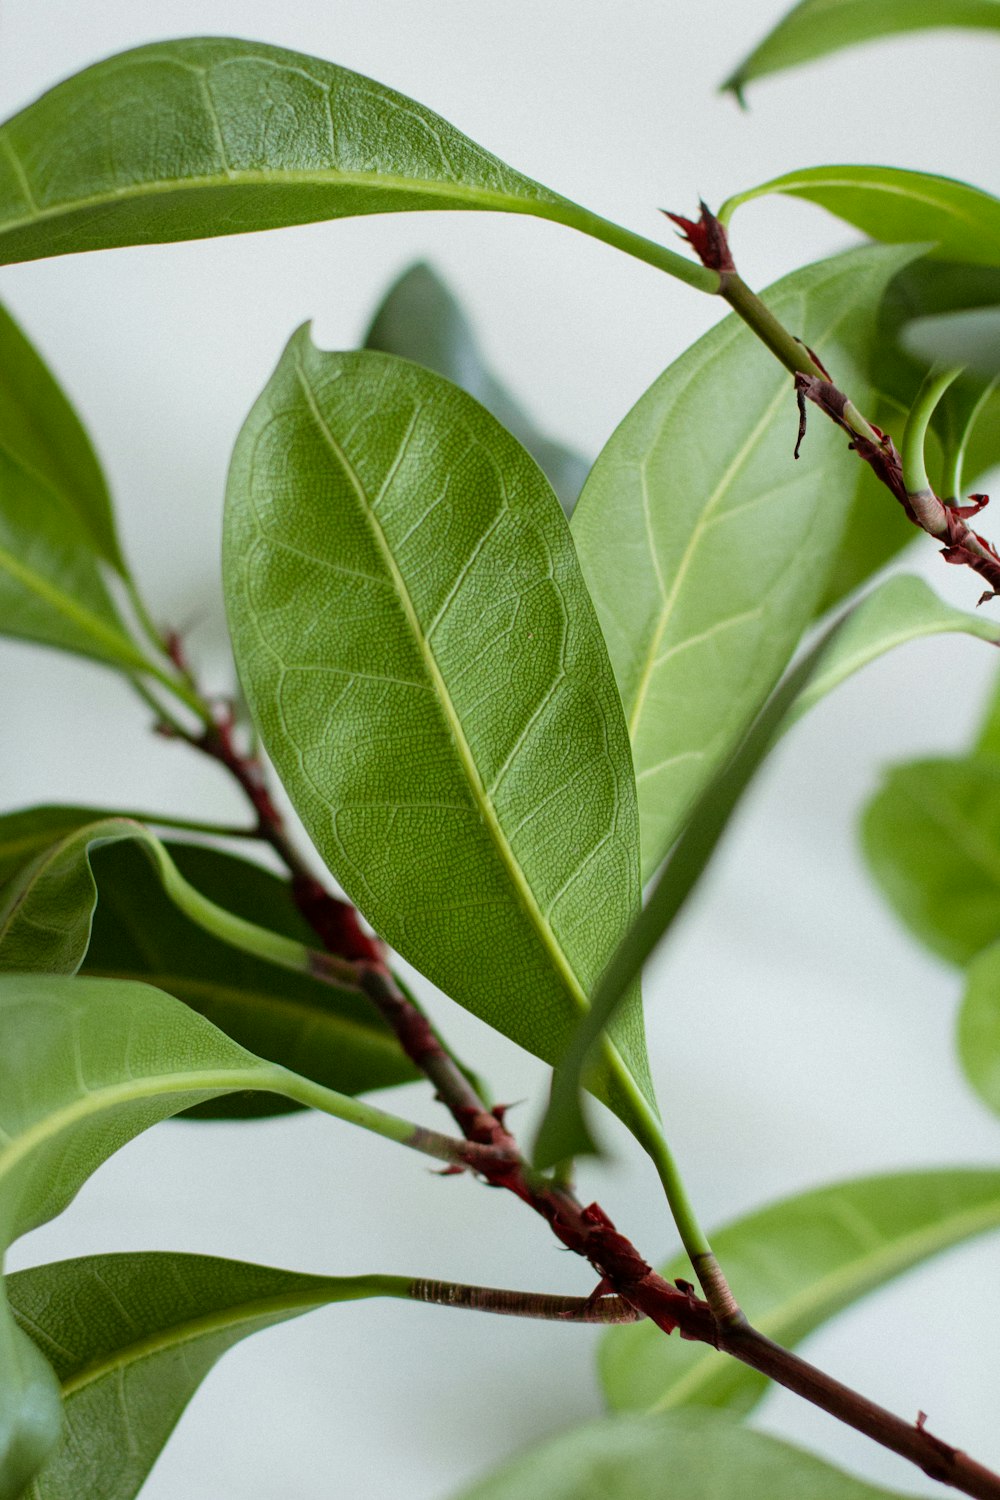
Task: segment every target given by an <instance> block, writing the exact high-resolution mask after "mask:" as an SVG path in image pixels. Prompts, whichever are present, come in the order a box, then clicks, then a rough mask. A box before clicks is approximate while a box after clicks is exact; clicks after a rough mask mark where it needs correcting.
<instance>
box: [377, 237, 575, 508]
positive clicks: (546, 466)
mask: <svg viewBox="0 0 1000 1500" xmlns="http://www.w3.org/2000/svg"><path fill="white" fill-rule="evenodd" d="M365 347H366V348H367V349H380V350H381V351H382V353H383V354H398V355H400V356H402V358H403V359H412V360H415V361H416V362H417V364H419V365H424V366H426V368H427V369H428V370H435V371H436V372H437V373H438V374H439V375H444V376H445V377H446V379H448V380H451V381H453V382H454V384H455V385H460V386H461V387H462V389H463V391H468V393H469V395H470V396H475V398H476V400H477V401H479V402H481V403H482V405H483V406H485V407H486V410H487V411H491V412H492V413H493V415H494V416H495V417H496V419H497V421H498V422H500V423H501V425H502V426H504V427H506V429H507V431H508V432H511V433H513V435H514V436H515V437H516V438H517V440H518V442H520V443H522V444H523V445H524V447H525V448H527V450H528V452H529V453H530V454H531V456H532V458H533V459H534V460H535V462H536V463H537V465H538V467H539V468H540V469H541V470H542V473H543V474H545V476H546V477H547V479H548V481H549V483H550V484H551V486H552V488H553V489H554V490H555V492H556V494H557V495H558V496H559V500H560V503H561V505H562V508H563V510H564V511H565V512H566V514H567V515H569V514H570V512H571V511H572V509H573V506H574V505H575V504H576V500H577V496H578V495H579V493H580V491H581V489H582V488H583V481H584V480H585V479H586V477H587V465H586V463H585V462H584V460H583V459H582V458H581V457H580V455H579V454H578V453H572V452H571V451H570V450H569V449H568V448H564V447H563V445H562V444H561V443H555V442H553V441H552V439H551V438H547V437H545V436H543V434H542V433H540V432H539V431H538V429H537V427H536V426H535V424H534V423H533V422H532V420H531V418H530V417H529V416H528V414H527V412H526V411H525V410H524V408H523V406H522V405H521V404H520V402H519V401H517V400H515V398H514V397H513V396H512V395H511V394H510V393H509V392H508V391H507V390H506V389H505V387H504V386H503V385H502V384H501V383H500V381H499V380H497V378H496V376H495V375H494V374H493V372H492V371H491V370H490V368H489V366H488V364H487V363H486V361H485V359H484V357H483V353H482V350H481V349H480V347H479V341H478V339H477V338H476V335H475V332H474V330H473V328H472V325H471V323H470V322H469V320H468V318H467V317H466V315H465V313H464V312H463V310H462V307H461V305H460V303H459V302H458V300H457V299H456V298H455V297H454V296H453V295H452V293H451V291H450V290H449V289H448V286H447V285H446V283H445V282H444V281H442V280H441V278H440V277H439V276H438V275H436V274H435V272H434V271H433V270H432V269H431V267H430V266H427V265H422V264H418V265H415V266H411V267H410V269H409V270H408V271H404V272H403V275H402V276H400V278H399V280H398V281H396V282H395V283H394V285H393V286H391V287H390V288H389V291H388V292H387V293H386V296H385V299H384V300H383V302H382V305H381V306H380V307H379V309H378V311H377V312H376V314H375V317H374V318H373V320H372V324H371V327H370V328H369V330H368V334H367V337H366V338H365Z"/></svg>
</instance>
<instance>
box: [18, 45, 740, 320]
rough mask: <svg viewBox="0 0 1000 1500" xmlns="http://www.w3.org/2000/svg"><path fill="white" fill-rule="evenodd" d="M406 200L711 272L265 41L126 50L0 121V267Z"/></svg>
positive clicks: (390, 96)
mask: <svg viewBox="0 0 1000 1500" xmlns="http://www.w3.org/2000/svg"><path fill="white" fill-rule="evenodd" d="M404 209H487V210H492V211H494V212H498V213H519V214H534V215H535V216H536V217H538V218H542V219H552V220H555V221H557V222H559V223H563V224H568V225H571V226H572V227H574V228H576V229H579V230H582V231H583V233H585V234H592V235H595V236H596V237H597V238H598V239H603V240H606V241H607V242H609V243H611V244H614V245H616V246H618V248H620V249H623V250H625V251H627V252H628V253H629V254H633V255H637V256H638V257H639V258H640V259H643V260H647V261H649V262H650V263H651V264H653V265H656V266H659V267H660V269H662V270H665V271H668V272H670V273H671V274H672V275H675V276H678V277H679V278H680V279H681V280H683V281H686V282H688V283H689V284H690V285H693V286H700V287H703V288H704V289H705V290H708V291H712V290H714V289H715V287H716V286H717V284H718V277H717V276H716V274H715V273H714V272H710V271H706V270H705V268H704V267H703V266H699V265H693V264H692V263H691V262H690V261H689V260H687V259H685V258H684V257H683V256H680V255H677V254H676V253H675V252H674V251H672V250H667V249H665V248H664V247H663V246H661V245H657V244H656V243H654V242H653V241H651V240H645V239H643V238H642V237H641V236H640V235H636V234H632V233H631V232H630V231H628V230H624V229H621V228H619V227H618V226H617V225H614V224H609V223H608V222H607V221H606V220H604V219H601V218H599V217H598V215H596V214H592V213H589V212H588V211H587V210H586V209H583V208H580V207H579V206H578V205H577V204H575V203H570V202H569V201H568V199H566V198H562V197H560V196H559V194H558V193H553V192H551V191H550V190H549V189H548V188H545V187H542V186H541V184H540V183H537V182H533V181H532V180H531V179H530V178H529V177H524V176H523V175H522V174H521V173H520V172H515V171H513V170H512V169H511V168H510V167H508V166H505V165H504V163H503V162H502V161H499V160H498V159H497V157H495V156H492V155H491V154H490V153H489V152H488V151H484V150H483V148H482V147H481V146H477V145H476V144H475V142H473V141H470V140H469V139H468V138H467V137H466V136H464V135H462V134H461V133H460V132H459V131H457V130H455V129H454V128H453V127H452V126H451V125H449V124H448V123H447V121H445V120H442V119H441V117H440V116H439V115H436V114H434V113H433V112H432V111H431V110H429V109H425V108H424V107H423V105H421V104H417V103H416V102H415V101H414V100H412V99H408V98H406V96H405V95H403V94H399V93H396V91H395V90H394V89H390V88H386V87H385V86H384V85H382V84H380V83H376V82H374V81H373V80H372V79H370V78H365V77H363V76H362V75H361V74H360V73H352V72H350V71H349V70H348V69H346V68H338V67H335V66H334V65H333V64H332V63H327V62H320V61H319V60H318V59H317V58H314V57H305V56H303V55H302V54H301V53H299V52H288V51H285V50H284V49H283V48H281V47H269V46H266V45H265V44H264V43H263V42H246V41H237V40H233V39H232V38H228V37H208V38H188V39H185V40H180V41H169V42H154V43H153V44H152V45H150V46H147V47H137V48H136V49H135V50H134V51H132V52H123V53H120V54H119V55H118V56H117V57H111V58H108V59H107V60H106V61H104V62H99V63H96V64H95V65H94V66H93V67H91V68H86V69H84V71H83V72H82V73H77V74H76V75H75V76H74V77H72V78H68V79H66V81H65V82H64V83H60V84H57V85H56V87H55V88H53V89H50V90H49V92H48V93H47V94H43V95H42V97H41V98H40V99H37V100H36V101H35V103H34V104H29V105H28V107H27V109H23V110H21V112H20V114H17V115H14V116H13V117H12V118H11V119H10V120H8V121H7V122H6V123H5V124H4V125H3V126H0V264H8V263H11V262H14V261H25V260H37V259H38V258H39V257H41V256H50V255H68V254H71V253H73V252H75V251H79V250H103V249H107V248H109V247H111V246H114V245H148V244H163V243H166V242H168V241H173V240H191V239H202V238H205V237H207V236H211V235H220V234H241V233H244V232H247V231H250V230H258V229H274V228H277V227H279V226H280V225H283V224H309V223H313V222H314V221H316V220H319V219H338V218H344V217H347V216H350V215H353V214H373V213H395V212H398V211H400V210H404Z"/></svg>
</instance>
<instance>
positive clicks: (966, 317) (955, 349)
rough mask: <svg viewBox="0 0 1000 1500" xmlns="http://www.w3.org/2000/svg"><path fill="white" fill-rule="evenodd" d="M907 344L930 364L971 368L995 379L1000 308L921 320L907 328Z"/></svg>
mask: <svg viewBox="0 0 1000 1500" xmlns="http://www.w3.org/2000/svg"><path fill="white" fill-rule="evenodd" d="M903 344H904V346H905V348H906V349H908V350H909V352H910V353H911V354H914V355H916V356H917V358H918V359H923V360H926V361H927V363H928V364H935V363H937V362H940V363H942V364H947V365H968V366H969V367H970V368H971V369H973V370H977V371H978V372H979V373H980V374H981V375H987V376H989V377H990V378H993V377H995V376H996V375H998V374H1000V307H976V308H970V309H968V311H966V312H957V313H945V314H942V315H941V316H940V317H937V318H918V319H917V320H916V321H915V322H913V323H911V324H910V325H909V327H908V328H906V329H904V331H903Z"/></svg>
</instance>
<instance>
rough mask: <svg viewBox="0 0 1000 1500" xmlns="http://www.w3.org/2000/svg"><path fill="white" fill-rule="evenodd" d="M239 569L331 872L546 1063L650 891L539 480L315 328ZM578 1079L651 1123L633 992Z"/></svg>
mask: <svg viewBox="0 0 1000 1500" xmlns="http://www.w3.org/2000/svg"><path fill="white" fill-rule="evenodd" d="M224 582H225V591H226V599H227V606H228V611H229V620H230V628H231V631H232V635H233V642H234V649H235V653H236V659H237V664H238V666H239V670H240V676H241V679H242V682H243V687H244V690H245V692H246V695H247V700H248V702H249V704H250V706H251V709H252V711H253V714H254V718H255V720H256V722H257V724H258V727H259V729H260V733H261V738H262V740H263V743H264V745H265V747H266V748H267V750H268V753H269V755H270V756H271V759H272V760H273V761H274V764H275V766H276V768H277V770H278V774H279V775H280V776H281V778H282V781H283V782H284V784H285V787H286V789H287V791H288V793H289V796H290V797H291V799H292V802H293V804H294V805H295V807H296V809H297V811H298V812H299V814H300V816H301V817H302V819H303V821H304V823H305V825H306V828H307V829H308V831H309V833H310V835H311V837H312V838H313V840H314V842H315V844H316V847H317V849H318V850H319V852H320V853H321V855H322V856H323V858H324V859H325V860H326V862H327V864H328V866H329V868H330V869H331V870H332V871H333V873H334V875H335V876H336V878H337V880H338V881H339V883H340V884H341V885H342V886H343V888H344V889H345V890H346V891H347V893H348V895H349V896H350V898H351V899H352V900H353V901H354V902H355V904H356V905H357V906H358V907H359V909H360V910H361V911H362V912H363V913H364V915H365V916H366V917H367V918H368V920H369V921H370V922H371V923H372V925H373V926H374V927H375V929H376V931H378V932H379V933H380V934H381V935H382V936H383V937H384V938H385V939H386V940H387V941H388V942H389V943H390V944H391V945H392V946H393V947H394V948H395V949H396V950H397V951H398V952H400V953H401V954H402V955H403V956H404V957H405V958H407V959H408V960H409V961H410V962H411V963H413V964H414V965H415V966H416V967H417V968H419V969H420V970H421V971H422V972H423V973H425V974H427V975H428V977H429V978H431V979H432V980H433V981H434V982H435V983H436V984H438V985H439V986H440V987H441V988H442V989H444V990H445V991H446V992H447V993H448V994H450V995H451V996H452V997H453V998H454V999H455V1000H457V1001H458V1002H459V1003H460V1004H462V1005H464V1006H465V1007H466V1008H467V1009H469V1010H471V1011H472V1012H473V1013H474V1014H476V1015H478V1016H479V1017H480V1018H481V1019H483V1020H485V1021H487V1022H488V1023H489V1024H490V1025H491V1026H494V1027H495V1028H496V1029H498V1030H499V1031H502V1032H504V1033H505V1034H506V1035H508V1036H510V1037H512V1038H513V1039H514V1040H515V1041H517V1042H519V1043H520V1044H521V1045H522V1046H524V1047H527V1048H528V1049H529V1050H531V1051H533V1052H535V1053H536V1054H537V1055H539V1056H541V1057H543V1058H546V1059H547V1060H549V1061H555V1060H556V1059H557V1058H558V1057H559V1055H560V1054H561V1052H562V1050H563V1048H564V1047H565V1045H566V1042H567V1040H568V1038H569V1035H570V1032H571V1030H572V1027H573V1024H574V1022H575V1021H576V1019H577V1018H578V1017H579V1016H580V1015H581V1014H583V1013H584V1012H585V1011H586V1009H587V1004H588V997H589V994H590V992H591V989H592V986H593V985H594V983H595V982H596V979H597V977H598V975H599V974H600V972H601V970H602V968H603V967H604V965H605V963H606V962H607V959H608V956H609V954H610V952H611V951H612V949H613V948H614V945H615V943H616V941H617V939H618V937H619V936H620V935H621V933H622V932H623V931H624V929H625V927H626V926H627V924H628V921H629V919H630V917H631V915H632V914H633V913H634V912H635V911H636V909H637V908H638V904H639V895H640V887H639V868H638V864H639V849H638V820H637V814H636V805H635V786H634V781H633V777H632V766H631V758H630V755H629V747H628V739H627V735H626V732H625V725H624V721H623V717H622V712H621V704H620V702H619V700H618V695H617V693H616V691H615V684H614V678H613V676H612V673H611V667H610V664H609V662H608V658H607V652H606V649H605V646H604V642H603V640H602V639H601V634H600V629H599V627H598V623H597V620H596V618H595V615H594V611H593V609H592V607H591V604H590V600H589V599H588V597H587V592H586V588H585V586H584V583H583V579H582V577H581V575H580V571H579V567H578V564H577V561H576V556H575V553H574V550H573V544H572V540H571V538H570V534H569V529H568V527H567V524H566V520H565V517H564V516H563V514H562V511H561V510H560V507H559V504H558V501H557V500H556V498H555V496H554V494H553V493H552V490H551V488H550V487H549V485H548V482H547V481H546V479H545V477H544V475H543V474H542V473H541V472H540V470H539V469H538V468H537V466H536V465H535V463H534V462H533V460H532V459H531V457H530V456H529V455H528V454H527V453H526V452H525V451H524V449H523V448H522V447H521V446H520V444H519V443H517V442H516V440H515V439H514V438H512V437H511V436H510V434H509V433H507V432H505V431H504V430H503V428H502V427H500V425H499V424H498V423H497V422H496V420H495V418H493V417H492V416H490V414H489V413H488V412H486V411H485V410H484V409H483V408H482V407H481V406H479V405H478V403H476V402H475V401H473V400H472V398H471V397H470V396H468V395H466V393H465V392H463V391H460V390H459V389H458V388H457V387H455V386H453V385H451V384H449V383H448V382H447V381H445V380H444V379H442V378H441V376H439V375H436V374H433V373H432V372H430V371H428V370H424V369H421V368H420V367H419V366H417V365H413V364H409V363H407V362H404V361H401V360H396V359H393V358H391V357H389V356H387V355H383V354H377V353H374V352H372V351H364V352H362V353H356V354H330V353H324V352H321V351H320V350H318V349H317V348H316V347H315V346H314V345H313V343H312V341H311V339H310V338H309V334H308V330H307V329H302V330H300V331H299V332H298V333H297V334H295V336H294V337H293V339H292V341H291V343H290V344H289V346H288V348H287V350H286V352H285V354H284V355H283V357H282V359H281V362H280V363H279V365H278V368H277V370H276V372H275V374H274V375H273V377H272V379H271V381H270V383H269V384H268V386H267V387H266V389H265V391H264V393H263V394H262V396H261V397H260V399H259V401H258V402H257V405H256V406H255V407H254V409H253V411H252V412H251V414H250V416H249V418H248V420H247V423H246V425H245V426H244V428H243V431H242V433H241V435H240V438H239V441H238V443H237V446H236V452H235V455H234V458H233V465H232V469H231V471H230V478H229V486H228V494H227V503H226V528H225V540H224ZM499 955H502V958H500V957H498V956H499ZM588 1085H589V1086H591V1087H592V1088H593V1089H594V1091H595V1092H597V1093H598V1094H599V1095H600V1096H601V1097H602V1098H603V1099H604V1100H605V1101H606V1102H608V1103H610V1104H611V1106H612V1107H613V1108H614V1109H615V1110H616V1111H617V1112H618V1113H619V1114H620V1115H622V1117H623V1118H624V1119H626V1120H627V1122H628V1123H629V1125H630V1126H631V1127H632V1128H633V1129H636V1130H637V1133H638V1131H639V1129H644V1128H646V1125H650V1124H652V1125H653V1126H654V1127H655V1109H654V1106H653V1104H652V1102H651V1101H652V1086H651V1084H650V1082H649V1075H648V1068H647V1062H646V1052H645V1042H644V1038H643V1030H642V1018H641V1010H640V1008H639V1004H638V996H637V995H636V996H635V999H634V1000H633V1001H631V1002H629V1003H628V1004H627V1005H626V1007H625V1008H624V1010H623V1013H622V1016H621V1018H620V1022H619V1024H618V1025H617V1026H616V1027H615V1029H614V1034H613V1040H610V1041H608V1042H607V1043H606V1045H605V1046H604V1048H603V1051H602V1055H601V1057H600V1059H599V1060H597V1061H595V1066H594V1068H593V1070H592V1072H591V1074H590V1075H589V1076H588ZM643 1122H646V1125H644V1124H643Z"/></svg>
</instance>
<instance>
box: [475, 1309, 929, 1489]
mask: <svg viewBox="0 0 1000 1500" xmlns="http://www.w3.org/2000/svg"><path fill="white" fill-rule="evenodd" d="M661 1338H662V1334H661ZM664 1342H666V1340H664ZM528 1495H530V1496H531V1497H532V1500H764V1497H765V1496H766V1497H767V1500H805V1497H806V1496H808V1497H809V1500H903V1497H902V1496H901V1495H898V1494H895V1493H890V1491H888V1490H881V1489H873V1488H872V1486H871V1485H868V1484H862V1483H861V1482H860V1480H857V1479H852V1478H850V1476H849V1475H847V1474H845V1473H844V1472H843V1471H842V1470H841V1469H835V1468H833V1467H832V1466H831V1465H830V1464H826V1463H824V1462H823V1461H822V1460H821V1459H818V1458H814V1457H813V1455H812V1454H811V1453H804V1452H803V1451H802V1450H801V1449H799V1448H793V1447H791V1446H790V1444H788V1443H781V1442H779V1441H778V1439H777V1438H772V1437H765V1435H764V1434H763V1433H761V1432H751V1431H750V1430H749V1429H748V1428H746V1427H738V1426H737V1425H736V1424H735V1423H733V1422H731V1421H728V1420H727V1419H726V1418H725V1417H722V1416H720V1415H719V1414H718V1413H716V1412H708V1411H705V1412H691V1411H686V1412H678V1413H677V1414H676V1415H668V1416H658V1417H638V1416H629V1417H610V1418H606V1419H605V1420H604V1421H603V1422H591V1423H588V1424H587V1426H585V1427H576V1428H573V1429H572V1430H571V1431H569V1432H565V1433H563V1434H562V1435H561V1436H560V1437H557V1438H552V1439H550V1440H549V1441H548V1442H546V1443H543V1444H541V1445H540V1446H539V1447H537V1448H533V1449H531V1450H529V1451H528V1452H527V1453H525V1454H523V1455H522V1456H521V1457H520V1458H516V1459H514V1460H513V1462H512V1463H509V1464H505V1465H504V1467H503V1468H502V1469H501V1470H500V1471H499V1472H498V1473H496V1474H494V1475H492V1476H491V1477H489V1478H488V1479H485V1480H482V1481H480V1482H479V1483H478V1484H474V1485H473V1486H472V1488H471V1489H467V1490H463V1491H462V1493H461V1495H460V1496H455V1497H454V1500H525V1497H526V1496H528Z"/></svg>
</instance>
